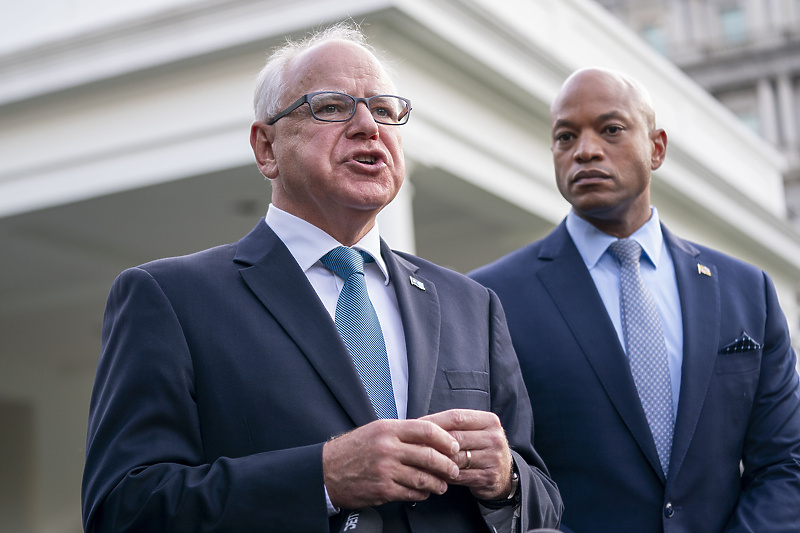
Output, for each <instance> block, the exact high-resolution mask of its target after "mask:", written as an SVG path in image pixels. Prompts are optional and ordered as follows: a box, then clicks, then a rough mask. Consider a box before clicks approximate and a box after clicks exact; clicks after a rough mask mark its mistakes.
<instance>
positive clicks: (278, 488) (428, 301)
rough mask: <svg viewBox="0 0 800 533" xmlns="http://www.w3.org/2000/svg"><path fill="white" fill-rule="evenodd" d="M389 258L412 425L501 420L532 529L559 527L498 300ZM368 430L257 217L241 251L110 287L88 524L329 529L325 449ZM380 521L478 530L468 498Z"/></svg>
mask: <svg viewBox="0 0 800 533" xmlns="http://www.w3.org/2000/svg"><path fill="white" fill-rule="evenodd" d="M381 253H382V255H383V257H384V260H385V261H386V264H387V266H388V269H389V273H390V277H391V280H392V285H393V287H394V288H395V291H396V294H397V300H398V303H399V308H400V314H401V317H402V321H403V327H404V330H405V337H406V343H407V348H408V372H409V376H408V387H409V390H408V417H409V418H416V417H420V416H423V415H426V414H428V413H433V412H438V411H443V410H446V409H450V408H456V407H458V408H472V409H481V410H487V411H488V410H491V411H493V412H495V413H496V414H497V415H498V416H499V417H500V420H501V422H502V424H503V427H504V428H505V430H506V432H507V436H508V440H509V443H510V445H511V447H512V454H513V456H514V460H515V462H516V464H517V465H518V467H519V470H520V481H521V485H520V486H521V487H522V514H523V520H524V522H525V527H528V525H529V526H530V527H538V526H542V525H547V526H554V525H556V524H557V523H558V516H559V515H560V512H561V502H560V498H559V496H558V492H557V489H556V488H555V486H554V485H553V483H552V482H551V481H550V479H549V478H548V476H547V474H546V470H545V467H544V464H543V463H542V461H541V459H540V458H539V457H538V455H537V454H536V452H535V451H534V449H533V445H532V419H531V411H530V403H529V400H528V396H527V394H526V392H525V386H524V383H523V381H522V376H521V374H520V371H519V366H518V362H517V359H516V356H515V354H514V352H513V349H512V346H511V340H510V337H509V334H508V329H507V327H506V323H505V319H504V315H503V312H502V308H501V306H500V304H499V301H498V300H497V296H496V295H494V294H493V293H492V292H491V291H488V290H487V289H486V288H484V287H482V286H481V285H479V284H477V283H475V282H474V281H472V280H470V279H469V278H467V277H466V276H462V275H460V274H457V273H455V272H452V271H449V270H446V269H444V268H441V267H438V266H436V265H433V264H431V263H428V262H426V261H423V260H421V259H418V258H414V257H411V256H407V255H401V254H397V253H394V252H392V251H391V250H389V248H388V247H387V246H386V244H385V243H382V250H381ZM411 277H413V278H415V280H418V282H417V283H416V284H412V282H411V279H410V278H411ZM422 286H424V289H423V288H422ZM375 419H376V416H375V412H374V410H373V409H372V406H371V403H370V401H369V398H368V397H367V394H366V392H365V390H364V387H363V385H362V384H361V381H360V379H359V377H358V374H357V372H356V370H355V367H354V366H353V363H352V360H351V359H350V356H349V354H348V352H347V349H346V348H345V346H344V344H343V343H342V341H341V338H340V336H339V334H338V332H337V330H336V326H335V324H334V322H333V320H331V317H330V315H329V314H328V312H327V311H326V310H325V308H324V306H323V305H322V302H321V301H320V299H319V298H318V296H317V294H316V293H315V292H314V289H313V288H312V286H311V284H310V283H309V282H308V279H307V278H306V276H305V274H304V273H303V272H302V270H301V269H300V267H299V266H298V265H297V263H296V261H295V260H294V258H293V257H292V255H291V254H290V252H289V250H288V249H287V248H286V246H285V245H284V244H283V243H282V242H281V241H280V240H279V239H278V237H277V236H276V235H275V233H274V232H273V231H272V230H271V229H270V228H269V227H268V226H267V224H266V223H265V222H264V221H263V219H262V220H261V221H260V222H259V224H258V225H257V226H256V227H255V229H254V230H253V231H252V232H250V234H248V235H247V236H246V237H245V238H243V239H242V240H241V241H239V242H238V243H237V244H231V245H226V246H221V247H217V248H213V249H211V250H207V251H204V252H200V253H197V254H193V255H190V256H185V257H179V258H171V259H164V260H160V261H156V262H153V263H149V264H147V265H143V266H141V267H138V268H133V269H129V270H126V271H125V272H123V273H122V274H121V275H120V276H119V277H118V278H117V280H116V281H115V282H114V284H113V286H112V288H111V291H110V294H109V298H108V303H107V308H106V314H105V318H104V322H103V349H102V354H101V357H100V361H99V364H98V369H97V375H96V381H95V387H94V390H93V394H92V400H91V405H90V416H89V431H88V441H87V454H86V466H85V471H84V480H83V495H82V496H83V516H84V526H85V528H86V531H87V532H94V531H109V532H112V531H113V532H115V533H119V532H123V531H148V532H151V531H161V532H163V531H192V532H200V531H215V532H222V531H235V532H247V531H275V532H283V531H286V532H289V531H291V532H297V531H302V532H313V531H328V530H329V529H331V530H334V529H338V526H339V524H338V522H337V521H338V520H341V518H340V516H341V515H340V516H337V517H335V518H334V519H331V520H329V518H328V515H327V508H326V502H325V495H324V489H323V474H322V446H323V444H324V443H325V442H326V441H327V440H328V439H330V438H331V437H333V436H336V435H339V434H342V433H344V432H347V431H349V430H351V429H353V428H355V427H357V426H361V425H364V424H367V423H369V422H371V421H373V420H375ZM378 510H379V512H381V514H382V515H383V519H384V531H387V532H388V531H410V530H411V529H413V531H415V532H436V533H442V531H456V532H467V531H470V532H471V531H486V530H487V528H486V525H485V522H484V521H483V518H482V516H481V514H480V512H479V508H478V505H477V503H476V500H475V499H474V498H473V497H472V496H471V494H470V493H469V490H468V489H466V488H465V487H459V486H451V487H450V488H449V490H448V491H447V492H446V493H445V494H444V495H443V496H432V497H430V498H429V499H428V500H426V501H424V502H419V503H418V504H403V503H395V504H388V505H384V506H380V507H379V508H378Z"/></svg>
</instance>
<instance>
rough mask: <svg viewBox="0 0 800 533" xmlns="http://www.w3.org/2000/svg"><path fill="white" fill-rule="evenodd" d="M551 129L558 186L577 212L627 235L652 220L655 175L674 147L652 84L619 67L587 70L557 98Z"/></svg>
mask: <svg viewBox="0 0 800 533" xmlns="http://www.w3.org/2000/svg"><path fill="white" fill-rule="evenodd" d="M550 126H551V130H552V137H551V141H552V144H551V149H552V151H553V162H554V164H555V171H556V183H557V185H558V188H559V191H561V194H562V195H563V196H564V198H565V199H566V200H567V201H568V202H569V203H570V204H571V205H572V208H573V211H574V212H575V213H576V214H577V215H578V216H579V217H581V218H583V219H585V220H587V221H589V222H590V223H591V224H593V225H594V226H595V227H596V228H598V229H600V230H601V231H603V232H605V233H608V234H609V235H614V236H617V237H620V238H621V237H627V236H629V235H631V234H632V233H633V232H634V231H636V230H637V229H638V228H640V227H641V226H642V224H644V223H645V222H646V221H647V220H648V219H649V218H650V173H651V172H652V171H653V170H655V169H657V168H659V167H660V166H661V164H662V163H663V161H664V157H665V154H666V147H667V136H666V133H665V132H664V130H661V129H657V128H656V126H655V113H654V112H653V106H652V104H651V103H650V97H649V96H648V94H647V91H646V90H645V89H644V87H642V86H641V85H640V84H639V83H638V82H637V81H636V80H634V79H632V78H630V77H628V76H625V75H623V74H619V73H617V72H612V71H609V70H603V69H597V68H593V69H584V70H579V71H577V72H575V73H574V74H572V75H571V76H570V77H569V78H567V80H566V81H565V82H564V85H563V86H562V87H561V90H560V91H559V92H558V95H557V96H556V98H555V100H554V101H553V105H552V106H551V107H550Z"/></svg>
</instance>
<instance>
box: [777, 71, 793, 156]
mask: <svg viewBox="0 0 800 533" xmlns="http://www.w3.org/2000/svg"><path fill="white" fill-rule="evenodd" d="M778 116H779V117H781V133H782V134H783V143H782V145H783V146H784V147H785V148H787V149H789V150H793V151H794V150H796V148H797V116H796V111H795V102H794V88H793V87H792V78H791V77H790V76H789V75H788V74H780V75H779V76H778Z"/></svg>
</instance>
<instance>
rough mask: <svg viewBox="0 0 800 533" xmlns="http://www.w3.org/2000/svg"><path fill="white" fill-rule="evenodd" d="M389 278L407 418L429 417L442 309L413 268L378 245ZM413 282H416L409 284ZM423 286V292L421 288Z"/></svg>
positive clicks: (433, 288)
mask: <svg viewBox="0 0 800 533" xmlns="http://www.w3.org/2000/svg"><path fill="white" fill-rule="evenodd" d="M381 255H383V259H384V261H386V266H387V268H388V269H389V276H390V279H391V282H392V286H393V287H394V290H395V294H396V295H397V303H398V305H399V307H400V318H401V320H402V321H403V330H404V332H405V340H406V351H407V352H408V407H407V414H406V417H407V418H419V417H421V416H424V415H426V414H428V407H429V406H430V402H431V394H432V393H433V383H434V380H435V378H436V368H437V365H438V360H439V335H440V328H441V319H442V317H441V309H440V307H439V296H438V295H437V293H436V286H435V285H434V284H433V282H432V281H430V280H428V279H425V278H421V277H420V276H418V275H417V274H416V272H417V271H418V270H419V269H418V267H417V266H416V265H414V264H413V263H411V262H409V261H407V260H406V259H403V258H402V257H400V256H399V255H397V254H395V253H394V252H392V251H391V250H390V249H389V247H388V246H387V245H386V243H385V242H383V241H381ZM412 278H413V279H414V280H416V283H415V284H412ZM420 284H422V285H423V286H424V290H423V289H422V288H420Z"/></svg>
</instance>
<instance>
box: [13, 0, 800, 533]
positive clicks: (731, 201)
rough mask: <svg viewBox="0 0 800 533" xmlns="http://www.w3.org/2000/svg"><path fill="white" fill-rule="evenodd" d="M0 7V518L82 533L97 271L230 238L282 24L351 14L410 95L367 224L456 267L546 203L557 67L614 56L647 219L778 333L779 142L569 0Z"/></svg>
mask: <svg viewBox="0 0 800 533" xmlns="http://www.w3.org/2000/svg"><path fill="white" fill-rule="evenodd" d="M16 4H20V5H16ZM23 4H24V5H23ZM129 4H131V5H129ZM4 9H6V8H4ZM8 9H9V10H10V13H9V14H8V15H7V16H6V14H5V13H4V16H3V17H0V30H2V31H0V80H2V81H1V82H0V250H2V254H0V272H2V274H3V275H2V276H0V473H2V475H0V531H14V532H22V533H26V532H36V533H39V532H46V533H62V532H63V533H76V532H78V531H81V525H80V476H81V472H82V467H83V454H84V451H85V450H84V439H85V432H86V418H87V415H88V402H89V394H90V391H91V386H92V381H93V377H94V368H95V365H96V362H97V358H98V355H99V349H100V324H101V320H102V312H103V305H104V302H105V297H106V294H107V291H108V288H109V287H110V284H111V282H112V280H113V278H114V277H115V276H116V275H117V274H118V273H119V272H120V271H121V270H123V269H124V268H126V267H129V266H133V265H136V264H139V263H142V262H144V261H147V260H150V259H153V258H156V257H161V256H167V255H176V254H182V253H188V252H192V251H195V250H199V249H203V248H207V247H209V246H213V245H216V244H221V243H224V242H232V241H235V240H237V239H238V238H240V237H241V236H243V235H244V234H245V233H246V232H247V231H248V230H249V229H250V228H252V226H253V225H254V224H255V223H256V221H257V219H258V218H259V217H260V216H263V214H264V213H265V212H266V208H267V204H268V202H269V184H268V183H266V182H265V180H264V179H263V177H262V176H261V175H260V174H259V173H258V170H257V169H256V167H255V164H254V161H253V156H252V153H251V151H250V146H249V142H248V138H249V126H250V123H251V122H252V105H251V102H252V90H253V84H254V78H255V75H256V73H257V72H258V71H259V69H260V68H261V66H262V64H263V62H264V60H265V58H266V54H267V52H268V50H269V49H270V48H272V47H273V46H275V45H277V44H280V43H281V42H282V41H283V39H284V37H285V36H287V35H289V36H295V37H297V36H302V35H303V34H305V33H306V32H307V31H308V30H309V29H312V28H318V27H320V26H325V25H328V24H330V23H332V22H335V21H339V20H343V19H352V20H354V21H356V22H358V23H361V24H362V27H363V29H364V30H365V32H366V33H367V34H368V35H369V36H370V39H371V42H372V43H373V44H374V45H375V46H376V47H377V48H378V49H380V50H383V51H384V52H385V55H386V57H387V58H388V59H389V60H390V61H391V62H392V64H393V66H394V70H395V71H396V73H397V79H398V83H397V85H398V92H399V93H400V94H401V95H402V96H405V97H408V98H410V99H411V100H412V103H413V112H412V115H411V120H410V122H409V124H408V125H406V126H403V138H404V145H405V153H406V160H407V164H406V166H407V176H406V184H405V186H404V188H403V190H402V191H401V194H400V196H399V197H398V198H397V199H396V200H395V202H393V204H392V205H391V206H390V207H389V208H387V210H386V211H385V212H384V213H382V215H381V217H380V224H381V230H382V233H383V234H384V237H385V238H386V240H387V241H388V242H389V244H390V245H392V246H393V247H395V248H399V249H404V250H408V251H412V252H416V253H417V254H418V255H421V256H423V257H425V258H428V259H431V260H433V261H435V262H438V263H441V264H444V265H446V266H450V267H452V268H454V269H456V270H459V271H462V272H466V271H468V270H470V269H472V268H474V267H477V266H479V265H482V264H485V263H487V262H489V261H491V260H494V259H496V258H497V257H499V256H500V255H502V254H505V253H507V252H509V251H511V250H513V249H515V248H518V247H520V246H523V245H525V244H527V243H528V242H530V241H532V240H535V239H537V238H540V237H542V236H544V235H545V234H546V233H547V232H548V231H549V230H550V229H552V228H553V227H554V226H555V225H556V224H557V223H558V222H559V221H560V220H561V219H562V218H563V216H564V215H565V214H566V213H567V210H568V205H567V204H566V202H565V201H564V200H563V199H562V198H561V197H560V195H559V193H558V191H557V189H556V187H555V183H554V176H553V169H552V162H551V154H550V150H549V145H550V141H549V127H548V106H549V104H550V101H551V100H552V98H553V96H554V95H555V93H556V91H557V90H558V88H559V86H560V84H561V82H562V81H563V80H564V78H565V77H566V76H567V75H568V74H569V73H570V72H572V71H573V70H575V69H577V68H581V67H586V66H604V67H609V68H615V69H618V70H622V71H625V72H627V73H630V74H631V75H633V76H635V77H637V78H638V79H640V80H641V81H642V82H643V83H644V84H645V85H646V86H648V87H649V88H650V90H651V92H652V96H653V99H654V102H655V106H656V110H657V113H658V117H659V122H660V126H661V127H664V128H665V129H666V130H667V132H668V134H669V148H668V156H667V163H666V164H665V165H664V166H663V167H662V169H660V170H659V171H658V173H657V174H656V176H655V178H654V183H653V201H654V203H655V204H656V205H657V206H658V208H659V211H660V213H661V217H662V219H663V220H664V221H665V222H666V223H667V224H668V225H669V226H670V228H671V229H672V230H674V231H675V232H676V233H677V234H679V235H681V236H683V237H686V238H689V239H693V240H697V241H699V242H702V243H703V244H707V245H710V246H713V247H716V248H719V249H722V250H724V251H727V252H729V253H731V254H733V255H736V256H738V257H741V258H743V259H745V260H747V261H749V262H752V263H754V264H757V265H758V266H760V267H762V268H764V269H765V270H767V271H768V272H769V273H770V274H771V275H772V276H773V278H774V280H775V282H776V287H777V289H778V291H779V296H780V298H781V302H782V304H783V306H784V310H785V311H786V314H787V317H788V319H789V321H790V324H791V327H792V331H793V333H794V334H795V337H794V338H795V339H800V335H798V319H799V318H798V317H799V316H800V315H799V313H798V302H797V289H798V280H800V235H799V234H798V232H797V230H796V229H794V228H793V226H792V225H791V224H790V223H789V221H788V218H787V211H786V207H785V205H786V204H785V197H784V189H783V182H782V173H783V171H784V169H785V168H786V161H785V159H784V157H783V156H782V155H781V154H780V153H779V152H778V151H776V150H775V149H773V148H771V147H770V146H769V145H768V144H767V143H765V142H763V141H762V140H761V139H760V138H758V137H757V136H756V135H754V134H753V133H752V132H751V131H749V130H748V129H747V128H746V127H744V126H742V124H741V123H740V122H739V121H737V119H736V118H735V117H734V116H733V115H732V114H731V113H730V112H729V111H727V110H726V109H725V108H723V107H722V106H721V105H720V104H719V103H718V102H717V101H716V100H714V99H713V98H712V97H710V96H709V95H708V94H707V93H705V92H704V91H703V90H701V89H700V88H699V87H698V86H697V85H696V84H694V83H693V82H692V81H690V80H689V79H688V78H687V77H686V76H685V75H684V74H683V73H681V72H680V71H679V70H678V69H677V68H675V67H674V66H673V65H672V64H670V63H668V62H667V61H665V60H664V59H663V58H662V57H661V56H659V55H658V54H656V53H655V52H653V51H652V50H649V49H647V48H646V47H644V46H642V44H641V41H640V40H639V39H638V37H636V36H635V35H634V34H633V33H632V32H630V31H629V30H628V29H627V28H626V27H624V26H623V25H622V24H621V23H620V22H618V21H617V20H616V19H614V18H613V17H611V16H610V15H609V14H608V13H607V12H605V11H604V10H603V9H601V8H600V7H599V6H597V5H596V4H594V3H593V2H591V1H589V0H558V1H551V0H513V1H512V0H510V1H508V2H503V3H499V2H494V1H490V0H369V1H367V0H341V1H339V2H326V1H323V0H158V1H156V0H142V1H140V2H136V3H124V2H110V1H108V0H105V1H103V0H38V1H34V2H27V3H23V2H19V3H15V5H14V6H13V7H9V8H8ZM454 109H457V110H459V111H460V112H459V113H453V110H454ZM753 176H758V179H757V180H754V179H753ZM532 305H535V302H532Z"/></svg>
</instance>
